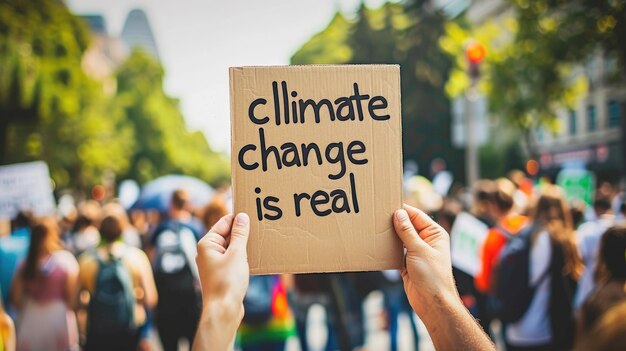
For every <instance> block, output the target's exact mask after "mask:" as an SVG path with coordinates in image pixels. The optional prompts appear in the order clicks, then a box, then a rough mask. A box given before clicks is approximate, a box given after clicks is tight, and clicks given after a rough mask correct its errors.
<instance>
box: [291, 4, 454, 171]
mask: <svg viewBox="0 0 626 351" xmlns="http://www.w3.org/2000/svg"><path fill="white" fill-rule="evenodd" d="M424 3H425V1H417V0H416V1H406V2H404V3H386V4H384V5H383V6H381V7H380V8H367V7H366V6H365V5H363V4H361V6H360V7H359V9H358V11H357V12H356V14H355V16H354V19H350V20H348V19H347V18H346V17H345V16H344V15H343V14H342V13H340V12H338V13H337V14H335V16H334V17H333V19H332V20H331V21H330V23H329V24H328V26H327V27H326V28H325V29H324V30H322V31H321V32H320V33H317V34H315V35H314V36H313V37H312V38H311V39H310V40H309V41H307V42H306V43H304V44H303V46H302V47H301V48H300V50H298V51H297V52H296V53H295V54H294V55H293V56H292V58H291V63H292V64H320V63H326V64H331V63H334V64H342V63H355V64H358V63H361V64H366V63H372V64H376V63H378V64H382V63H386V64H399V65H400V71H401V82H402V83H401V84H402V119H403V155H404V158H405V159H412V160H415V161H417V162H418V164H419V167H420V169H421V170H422V173H423V174H428V169H429V168H430V163H431V162H432V160H434V159H435V158H443V159H444V160H445V161H446V162H447V163H448V167H449V169H451V170H452V171H456V174H461V173H462V169H463V168H462V154H461V153H460V151H459V150H455V149H453V148H452V146H451V141H450V104H449V100H448V98H447V96H446V94H445V91H444V84H445V82H446V81H447V76H448V71H449V70H450V68H451V66H452V60H451V58H450V56H449V55H448V54H447V53H446V52H444V51H443V50H442V49H441V48H440V47H439V44H438V41H439V38H440V37H441V36H442V35H443V34H444V23H445V18H444V17H443V16H442V15H441V14H439V13H438V12H436V11H431V10H429V9H428V6H424ZM424 170H426V172H424Z"/></svg>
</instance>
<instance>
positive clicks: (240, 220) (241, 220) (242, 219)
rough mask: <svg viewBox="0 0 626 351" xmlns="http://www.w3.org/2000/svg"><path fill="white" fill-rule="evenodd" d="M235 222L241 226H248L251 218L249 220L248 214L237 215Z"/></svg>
mask: <svg viewBox="0 0 626 351" xmlns="http://www.w3.org/2000/svg"><path fill="white" fill-rule="evenodd" d="M235 221H236V223H237V224H239V225H246V224H248V222H249V221H250V218H248V215H247V214H245V213H243V212H242V213H239V214H238V215H237V217H236V218H235Z"/></svg>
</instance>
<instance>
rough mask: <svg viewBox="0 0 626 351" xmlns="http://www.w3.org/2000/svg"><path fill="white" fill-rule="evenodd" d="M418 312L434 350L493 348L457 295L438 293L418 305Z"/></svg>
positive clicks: (482, 349) (483, 349)
mask: <svg viewBox="0 0 626 351" xmlns="http://www.w3.org/2000/svg"><path fill="white" fill-rule="evenodd" d="M422 306H423V307H422V308H421V310H420V311H419V313H418V315H419V316H420V318H421V319H422V321H423V322H424V324H425V325H426V328H427V329H428V333H429V334H430V337H431V339H432V341H433V344H434V345H435V349H436V350H458V349H463V350H470V351H473V350H476V351H486V350H495V346H494V345H493V343H492V342H491V339H489V337H488V336H487V335H486V334H485V332H484V331H483V330H482V329H481V327H480V326H479V325H478V323H476V320H475V319H474V317H472V315H470V313H469V312H468V311H467V309H466V308H465V307H464V306H463V304H462V303H461V301H460V299H459V298H458V296H455V295H450V294H449V296H446V295H443V294H442V295H438V296H433V298H432V301H429V302H428V303H424V304H422Z"/></svg>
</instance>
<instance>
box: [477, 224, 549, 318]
mask: <svg viewBox="0 0 626 351" xmlns="http://www.w3.org/2000/svg"><path fill="white" fill-rule="evenodd" d="M535 230H536V227H535V226H534V225H531V226H527V227H525V228H523V229H522V230H521V231H520V232H519V233H518V234H517V235H510V234H509V233H507V232H506V231H503V232H504V234H505V235H507V236H508V237H509V241H508V243H507V244H506V245H505V246H504V248H503V249H502V251H501V252H500V256H499V261H498V263H497V264H496V266H495V269H494V272H493V278H494V279H495V281H494V282H492V284H493V286H492V291H491V294H490V295H489V302H488V303H489V309H490V311H491V314H492V315H493V317H495V318H498V319H500V321H502V322H504V323H513V322H516V321H518V320H519V319H520V318H522V316H524V313H525V312H526V310H527V309H528V306H529V305H530V303H531V301H532V299H533V296H534V295H535V290H536V288H537V286H539V285H540V284H541V283H542V282H543V281H544V279H545V278H546V277H547V276H548V275H549V273H550V270H549V269H548V270H546V272H544V273H542V275H541V277H540V278H539V281H538V282H537V283H536V284H535V285H531V284H530V272H529V268H530V251H531V249H532V247H531V238H532V236H533V233H534V232H535Z"/></svg>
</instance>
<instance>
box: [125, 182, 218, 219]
mask: <svg viewBox="0 0 626 351" xmlns="http://www.w3.org/2000/svg"><path fill="white" fill-rule="evenodd" d="M178 189H184V190H186V191H187V193H188V194H189V196H190V197H191V203H192V205H193V206H195V207H200V206H204V205H206V204H207V203H208V202H209V201H211V199H212V198H213V194H214V191H213V188H211V186H209V185H208V184H207V183H205V182H203V181H201V180H200V179H197V178H194V177H189V176H184V175H174V174H172V175H167V176H163V177H160V178H157V179H155V180H152V181H150V182H148V183H146V184H145V185H144V186H143V189H141V194H140V195H139V199H137V202H135V204H134V205H133V208H136V209H143V210H147V209H155V210H159V211H162V212H165V211H167V210H168V209H169V206H170V200H171V199H172V194H173V193H174V191H176V190H178Z"/></svg>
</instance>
